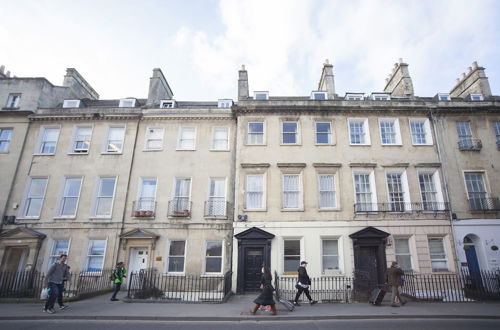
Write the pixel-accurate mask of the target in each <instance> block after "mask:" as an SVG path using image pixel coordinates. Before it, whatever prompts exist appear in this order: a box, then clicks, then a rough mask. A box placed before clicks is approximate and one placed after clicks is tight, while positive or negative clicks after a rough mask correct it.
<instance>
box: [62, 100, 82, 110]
mask: <svg viewBox="0 0 500 330" xmlns="http://www.w3.org/2000/svg"><path fill="white" fill-rule="evenodd" d="M62 107H63V108H79V107H80V100H64V101H63V106H62Z"/></svg>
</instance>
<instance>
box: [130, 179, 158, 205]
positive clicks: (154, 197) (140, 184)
mask: <svg viewBox="0 0 500 330" xmlns="http://www.w3.org/2000/svg"><path fill="white" fill-rule="evenodd" d="M144 180H155V193H154V196H153V197H144V196H142V189H143V186H144ZM138 188H139V189H138V190H137V199H136V200H137V201H140V200H141V199H142V198H153V201H152V204H153V206H152V209H151V210H149V209H146V208H140V207H138V206H137V205H136V206H135V208H134V211H153V213H154V212H155V203H156V194H157V191H158V178H157V177H140V178H139V185H138Z"/></svg>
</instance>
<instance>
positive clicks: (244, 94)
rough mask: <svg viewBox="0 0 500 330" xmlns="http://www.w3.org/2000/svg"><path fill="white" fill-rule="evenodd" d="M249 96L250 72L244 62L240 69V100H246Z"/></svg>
mask: <svg viewBox="0 0 500 330" xmlns="http://www.w3.org/2000/svg"><path fill="white" fill-rule="evenodd" d="M248 97H249V92H248V72H247V70H246V68H245V65H244V64H243V65H242V66H241V69H240V71H238V100H246V99H248Z"/></svg>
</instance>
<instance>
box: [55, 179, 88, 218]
mask: <svg viewBox="0 0 500 330" xmlns="http://www.w3.org/2000/svg"><path fill="white" fill-rule="evenodd" d="M70 179H80V189H78V195H77V196H67V197H66V196H65V195H64V191H65V190H66V182H67V180H70ZM82 186H83V176H65V177H64V180H63V182H62V189H61V193H60V195H59V196H60V197H59V202H58V204H57V205H58V208H57V216H56V218H64V219H74V218H76V214H77V213H78V205H79V203H80V196H81V193H82ZM65 198H76V206H75V212H74V213H73V214H71V215H63V214H62V211H63V206H64V201H65Z"/></svg>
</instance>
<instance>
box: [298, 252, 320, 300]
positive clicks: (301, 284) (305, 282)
mask: <svg viewBox="0 0 500 330" xmlns="http://www.w3.org/2000/svg"><path fill="white" fill-rule="evenodd" d="M306 267H307V261H301V262H300V267H299V268H298V269H297V272H298V273H299V279H298V281H297V284H295V288H296V289H297V294H296V295H295V299H294V301H293V304H294V305H295V306H300V304H299V298H300V295H301V294H302V292H304V294H305V295H306V297H307V299H309V303H310V304H311V305H314V304H317V303H318V301H317V300H312V298H311V294H310V293H309V286H310V285H311V279H310V278H309V275H307V270H306Z"/></svg>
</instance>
